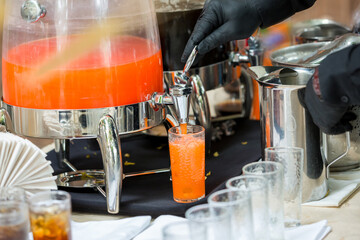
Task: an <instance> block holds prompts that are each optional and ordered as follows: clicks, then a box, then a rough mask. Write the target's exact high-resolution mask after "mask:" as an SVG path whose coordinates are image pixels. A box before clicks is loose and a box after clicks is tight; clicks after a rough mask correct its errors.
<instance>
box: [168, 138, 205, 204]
mask: <svg viewBox="0 0 360 240" xmlns="http://www.w3.org/2000/svg"><path fill="white" fill-rule="evenodd" d="M169 148H170V161H171V176H172V186H173V196H174V199H175V201H177V202H192V201H196V200H198V199H200V198H202V197H203V196H205V141H204V140H202V139H199V138H195V137H193V136H191V134H189V135H185V136H182V138H177V139H175V140H174V141H171V142H170V143H169Z"/></svg>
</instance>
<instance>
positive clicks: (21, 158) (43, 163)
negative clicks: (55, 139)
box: [0, 133, 57, 196]
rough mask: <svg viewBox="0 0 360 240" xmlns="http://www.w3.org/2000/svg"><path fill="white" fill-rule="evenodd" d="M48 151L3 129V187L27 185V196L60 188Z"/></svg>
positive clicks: (0, 137) (0, 173)
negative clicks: (56, 182) (4, 131)
mask: <svg viewBox="0 0 360 240" xmlns="http://www.w3.org/2000/svg"><path fill="white" fill-rule="evenodd" d="M45 157H46V154H45V153H44V152H43V151H41V150H40V149H39V148H38V147H37V146H35V145H34V144H33V143H32V142H30V141H29V140H26V139H24V138H21V137H19V136H16V135H14V134H11V133H0V187H4V186H5V187H9V186H17V187H22V188H24V190H25V192H26V194H27V196H31V195H32V194H33V193H36V192H39V191H44V190H51V189H57V186H56V184H55V179H56V176H53V175H52V173H53V172H54V170H53V169H52V167H51V166H50V161H47V160H46V159H45Z"/></svg>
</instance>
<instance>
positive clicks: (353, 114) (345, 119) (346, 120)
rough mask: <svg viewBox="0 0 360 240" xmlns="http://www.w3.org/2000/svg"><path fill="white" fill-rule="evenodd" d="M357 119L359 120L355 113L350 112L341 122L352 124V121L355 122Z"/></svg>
mask: <svg viewBox="0 0 360 240" xmlns="http://www.w3.org/2000/svg"><path fill="white" fill-rule="evenodd" d="M356 118H357V115H356V114H355V113H353V112H350V111H349V112H346V113H345V114H344V116H343V117H342V119H341V121H344V122H350V121H354V120H355V119H356Z"/></svg>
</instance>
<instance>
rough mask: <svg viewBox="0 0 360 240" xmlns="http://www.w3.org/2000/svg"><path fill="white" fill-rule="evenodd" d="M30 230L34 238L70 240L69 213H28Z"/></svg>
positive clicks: (40, 239)
mask: <svg viewBox="0 0 360 240" xmlns="http://www.w3.org/2000/svg"><path fill="white" fill-rule="evenodd" d="M30 215H31V216H30V224H31V231H32V233H33V237H34V240H71V239H72V237H71V230H70V229H71V228H70V214H69V213H68V212H65V211H64V212H60V213H57V214H56V215H53V214H47V213H44V214H39V213H33V212H31V213H30Z"/></svg>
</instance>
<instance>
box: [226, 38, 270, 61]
mask: <svg viewBox="0 0 360 240" xmlns="http://www.w3.org/2000/svg"><path fill="white" fill-rule="evenodd" d="M245 51H246V54H245V55H242V54H241V53H238V52H232V53H231V55H230V59H231V62H232V63H233V64H235V65H237V64H240V63H250V65H251V66H261V65H263V61H264V53H265V49H264V47H263V44H262V42H261V40H260V37H259V36H257V37H253V36H251V37H250V38H249V39H248V47H247V48H246V49H245Z"/></svg>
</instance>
